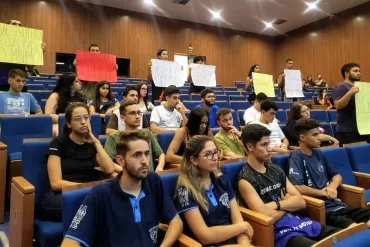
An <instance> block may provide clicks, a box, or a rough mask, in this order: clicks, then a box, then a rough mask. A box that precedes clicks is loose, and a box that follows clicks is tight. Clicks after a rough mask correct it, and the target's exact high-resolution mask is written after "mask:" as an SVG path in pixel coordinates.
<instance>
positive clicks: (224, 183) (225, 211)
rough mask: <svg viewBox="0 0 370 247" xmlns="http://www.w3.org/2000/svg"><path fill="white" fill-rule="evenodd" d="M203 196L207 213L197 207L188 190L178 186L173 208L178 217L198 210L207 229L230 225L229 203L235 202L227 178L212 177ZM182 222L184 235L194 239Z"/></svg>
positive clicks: (223, 176)
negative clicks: (205, 200) (189, 211)
mask: <svg viewBox="0 0 370 247" xmlns="http://www.w3.org/2000/svg"><path fill="white" fill-rule="evenodd" d="M205 196H206V199H207V202H208V212H207V211H205V210H203V209H202V208H201V207H200V206H199V204H198V203H197V201H195V199H194V197H193V196H192V194H191V192H190V191H189V190H187V189H186V188H185V187H184V186H183V185H180V186H179V187H178V188H177V189H176V191H175V206H176V208H177V210H178V212H179V214H180V216H181V217H183V216H182V213H184V212H186V211H188V210H192V209H195V208H198V209H199V211H200V213H201V215H202V217H203V220H204V222H205V223H206V225H207V226H208V227H211V226H220V225H231V224H232V222H231V216H230V213H231V212H230V201H232V200H235V194H234V191H233V188H232V185H231V183H230V181H229V180H228V178H227V177H226V176H225V175H221V176H220V177H218V178H215V177H214V176H212V184H211V186H210V188H208V189H206V190H205ZM182 220H183V222H184V233H185V234H186V235H188V236H190V237H192V238H194V239H196V238H195V235H194V234H193V232H192V231H191V229H190V227H189V225H188V224H187V222H186V220H185V219H184V218H183V219H182ZM228 243H229V244H230V242H228ZM235 243H236V242H235Z"/></svg>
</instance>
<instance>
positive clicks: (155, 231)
mask: <svg viewBox="0 0 370 247" xmlns="http://www.w3.org/2000/svg"><path fill="white" fill-rule="evenodd" d="M149 235H150V239H151V240H152V241H153V244H155V243H157V238H158V226H153V227H152V228H150V229H149Z"/></svg>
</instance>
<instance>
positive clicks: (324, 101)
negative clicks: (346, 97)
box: [317, 88, 334, 110]
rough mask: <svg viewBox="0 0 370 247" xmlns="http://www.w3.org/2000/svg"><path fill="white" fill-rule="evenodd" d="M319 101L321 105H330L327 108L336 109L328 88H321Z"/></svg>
mask: <svg viewBox="0 0 370 247" xmlns="http://www.w3.org/2000/svg"><path fill="white" fill-rule="evenodd" d="M317 102H318V103H319V105H325V106H327V107H328V108H326V109H327V110H330V109H334V106H333V105H332V103H331V102H330V98H329V96H328V94H327V91H326V88H321V89H320V91H319V96H318V97H317Z"/></svg>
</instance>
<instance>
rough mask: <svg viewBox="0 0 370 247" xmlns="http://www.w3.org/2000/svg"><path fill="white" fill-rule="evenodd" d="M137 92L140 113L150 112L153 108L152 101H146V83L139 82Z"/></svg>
mask: <svg viewBox="0 0 370 247" xmlns="http://www.w3.org/2000/svg"><path fill="white" fill-rule="evenodd" d="M136 89H137V94H138V95H139V107H140V111H141V113H145V112H148V111H149V112H151V111H152V110H153V109H154V105H153V104H152V102H150V101H148V96H149V95H148V85H147V84H146V83H144V82H141V83H139V84H138V85H137V87H136Z"/></svg>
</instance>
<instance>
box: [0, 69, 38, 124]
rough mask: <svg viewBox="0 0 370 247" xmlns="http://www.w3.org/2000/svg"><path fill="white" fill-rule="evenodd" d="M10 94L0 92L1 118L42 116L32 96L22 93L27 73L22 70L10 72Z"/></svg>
mask: <svg viewBox="0 0 370 247" xmlns="http://www.w3.org/2000/svg"><path fill="white" fill-rule="evenodd" d="M8 77H9V79H8V83H9V85H10V87H9V91H8V92H0V117H1V116H2V115H7V114H9V115H23V116H27V115H29V114H31V113H34V114H36V115H41V114H42V110H41V107H40V105H39V103H38V102H37V100H36V99H35V97H33V95H32V94H30V93H22V92H21V91H22V89H23V87H24V83H25V81H26V77H27V75H26V73H25V72H24V71H23V70H21V69H13V70H11V71H10V72H9V75H8Z"/></svg>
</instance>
